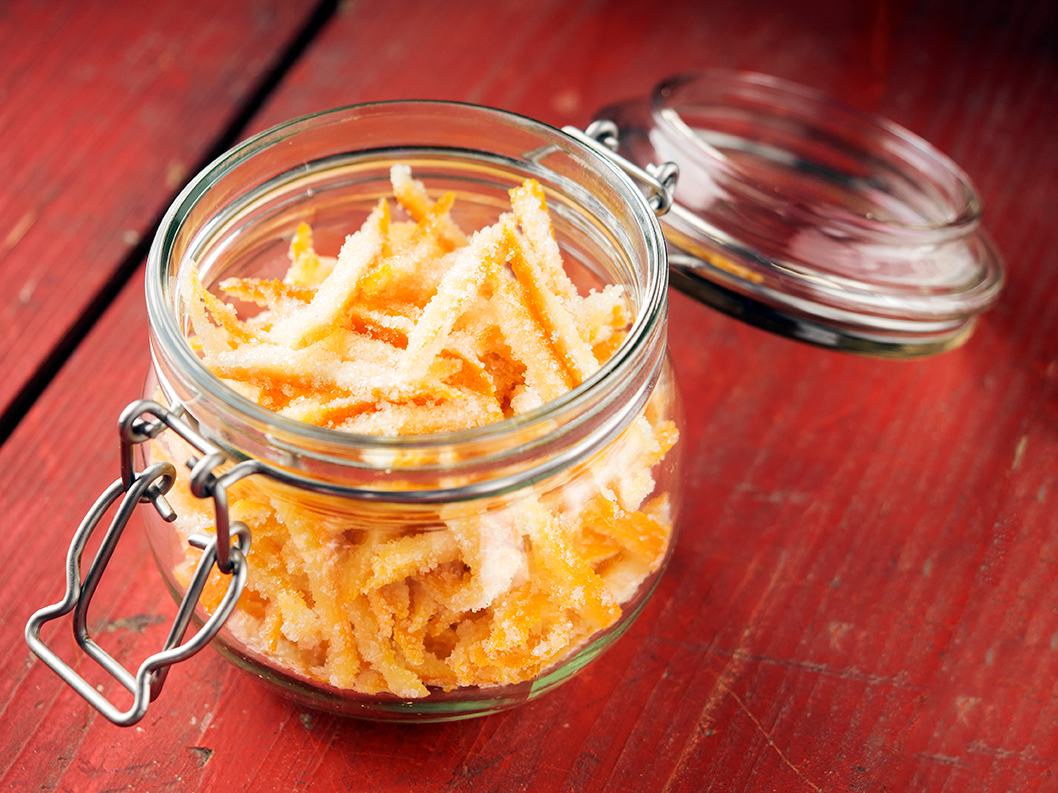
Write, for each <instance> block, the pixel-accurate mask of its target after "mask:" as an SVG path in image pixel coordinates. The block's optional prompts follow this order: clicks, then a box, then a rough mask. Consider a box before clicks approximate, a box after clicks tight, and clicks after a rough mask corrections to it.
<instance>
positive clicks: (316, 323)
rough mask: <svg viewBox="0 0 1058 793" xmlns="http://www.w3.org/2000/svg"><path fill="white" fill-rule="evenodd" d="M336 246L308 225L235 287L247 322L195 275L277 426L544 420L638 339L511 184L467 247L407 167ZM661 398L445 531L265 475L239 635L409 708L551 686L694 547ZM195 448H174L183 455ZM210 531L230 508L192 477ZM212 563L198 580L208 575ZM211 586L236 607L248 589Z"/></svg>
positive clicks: (180, 486)
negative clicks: (673, 482)
mask: <svg viewBox="0 0 1058 793" xmlns="http://www.w3.org/2000/svg"><path fill="white" fill-rule="evenodd" d="M391 181H392V185H393V193H394V197H395V199H396V205H395V206H394V207H391V206H390V202H389V201H388V200H386V199H382V200H380V201H379V202H378V204H377V205H376V206H375V207H374V209H373V210H372V211H371V213H370V215H369V216H368V217H367V219H366V220H365V221H364V222H363V224H362V226H361V227H360V229H359V230H358V231H356V232H355V233H354V234H352V235H350V236H348V237H347V238H346V240H345V243H344V244H343V245H342V246H341V250H340V251H339V252H338V254H337V256H336V257H328V256H322V255H320V254H318V253H317V251H316V250H315V241H314V235H313V230H312V229H311V228H310V227H309V226H308V225H307V224H305V223H302V224H301V225H299V226H298V228H297V229H296V231H295V232H294V234H293V237H292V239H291V242H290V250H289V254H290V266H289V269H288V270H287V273H286V275H285V276H284V277H283V278H282V279H274V280H271V279H258V278H230V279H226V280H223V281H221V282H220V283H219V285H218V286H219V291H220V292H221V293H223V294H224V295H225V296H227V297H228V298H229V299H232V300H237V301H240V302H242V303H247V304H252V305H255V306H257V307H259V309H260V310H259V313H257V314H255V315H253V316H250V317H246V318H243V317H240V316H239V315H238V313H237V312H236V310H235V308H234V307H233V306H232V305H231V304H229V303H227V302H225V301H224V300H222V299H221V298H220V297H218V296H217V295H215V294H213V293H212V292H210V291H209V290H207V289H206V288H205V287H204V286H203V285H202V283H201V282H200V280H199V276H198V273H197V272H196V270H195V269H194V268H193V267H186V268H184V270H183V272H182V276H181V278H182V281H181V285H180V289H181V293H182V295H183V296H184V302H185V305H186V311H187V314H188V318H189V320H190V325H191V329H192V331H193V336H192V338H191V339H190V341H191V343H192V345H193V347H194V348H195V349H196V350H197V351H198V352H199V354H200V355H201V358H202V362H203V364H204V365H205V366H206V367H208V368H209V369H210V370H211V371H212V372H213V373H214V374H215V375H217V376H218V377H220V378H221V379H222V380H224V381H225V382H226V383H227V384H229V385H230V386H231V387H232V388H233V389H234V390H236V391H238V393H240V394H242V395H243V396H245V397H247V398H248V399H251V400H253V401H255V402H257V403H258V404H260V405H261V406H263V407H265V408H268V409H270V410H272V411H275V412H276V413H279V414H281V415H284V416H287V417H289V418H292V419H295V420H297V421H302V422H306V423H310V424H315V425H318V426H323V427H328V428H332V429H336V430H342V431H346V432H350V433H360V434H381V435H407V434H424V433H438V432H451V431H456V430H462V429H466V428H470V427H477V426H482V425H485V424H490V423H493V422H496V421H499V420H502V419H504V418H509V417H511V416H515V415H518V414H521V413H525V412H527V411H530V410H533V409H535V408H537V407H539V406H540V405H543V404H544V403H546V402H548V401H550V400H553V399H555V398H556V397H558V396H560V395H561V394H562V393H564V392H566V391H568V390H569V389H571V388H574V387H576V386H577V385H579V384H580V383H582V382H584V380H586V379H587V378H589V377H591V375H592V374H594V373H595V372H596V371H598V369H599V367H600V366H601V365H602V364H603V363H604V362H605V361H606V359H607V358H608V357H609V356H610V355H611V354H612V353H613V351H614V350H615V349H617V347H618V346H620V343H621V341H622V340H623V339H624V337H625V335H626V333H627V330H628V328H629V326H630V325H631V322H632V318H633V317H632V310H631V307H630V305H629V302H628V300H627V297H626V295H625V292H624V290H623V288H622V287H620V286H607V287H605V288H604V289H602V290H600V291H595V290H592V291H591V293H590V294H587V295H584V296H582V295H581V294H579V292H578V290H577V288H576V286H575V285H574V283H573V281H572V280H571V279H570V277H569V276H568V274H567V273H566V270H565V268H564V266H563V261H562V254H561V251H560V249H559V246H558V244H557V242H556V237H555V232H554V229H553V228H552V224H551V218H550V215H549V213H548V209H547V203H546V198H545V194H544V190H543V188H542V187H541V186H540V185H539V184H537V183H536V182H535V181H532V180H529V181H527V182H525V183H524V184H523V185H521V186H519V187H517V188H515V189H513V190H511V191H510V196H511V212H509V213H507V214H504V215H501V216H500V218H499V219H498V220H497V221H496V222H495V223H494V224H493V225H491V226H487V227H485V228H482V229H480V230H478V231H476V232H474V233H472V234H469V235H468V234H466V233H465V232H464V231H463V230H462V229H460V227H459V226H458V224H457V223H456V222H455V221H454V220H453V218H452V216H451V210H452V207H453V203H454V198H453V196H452V195H451V194H445V195H442V196H440V197H438V198H437V199H436V200H434V199H432V198H431V197H430V194H429V193H428V192H427V190H426V188H425V187H424V185H423V184H422V183H421V182H419V181H417V180H415V179H413V178H412V175H411V171H410V169H409V168H408V167H407V166H404V165H396V166H394V167H393V169H392V172H391ZM666 398H667V395H665V394H662V393H660V392H659V391H656V392H655V394H654V395H653V396H652V397H651V400H650V401H649V402H648V404H647V406H646V407H645V408H644V409H643V410H642V411H641V412H640V414H639V415H638V416H637V417H636V418H635V419H634V420H633V422H632V423H631V424H630V426H629V427H628V428H627V429H626V430H625V431H624V432H623V433H622V434H621V435H620V436H618V438H617V439H616V440H614V441H612V442H611V443H610V444H609V445H608V446H607V447H606V448H605V449H604V450H603V451H602V452H600V453H599V454H597V455H596V456H595V457H594V458H592V459H591V460H589V461H588V462H586V463H581V464H579V465H578V466H575V467H574V468H573V469H571V470H568V471H566V472H564V473H563V474H561V475H559V477H558V479H559V480H560V481H552V482H549V483H545V485H543V486H541V487H536V488H531V489H528V490H526V491H525V492H520V493H516V494H513V495H511V496H507V497H505V499H504V500H499V501H494V502H490V503H489V504H487V505H481V504H470V505H466V504H451V505H446V506H443V507H441V508H439V509H437V510H436V511H435V514H434V515H433V516H432V519H430V520H425V519H423V518H422V517H421V516H419V515H411V514H409V515H408V516H407V520H406V521H403V522H402V520H401V519H400V517H399V516H396V517H394V516H393V515H390V516H389V517H388V518H387V521H386V523H385V524H384V525H376V524H373V523H372V522H371V521H364V520H363V516H362V515H359V516H358V515H357V514H355V507H353V506H352V505H350V504H348V503H343V502H342V500H340V499H334V498H324V497H320V498H318V499H315V500H313V499H312V498H308V497H307V496H306V495H305V494H303V493H299V492H296V491H294V490H293V489H292V488H289V487H287V486H284V485H280V484H279V483H277V482H274V481H272V480H268V479H266V478H262V477H251V478H250V479H245V480H242V481H240V482H238V483H236V484H235V485H233V486H232V487H231V489H230V490H229V495H228V498H229V502H230V517H231V519H232V520H237V521H243V522H244V523H246V524H247V525H248V526H249V527H250V530H251V533H252V536H253V544H252V549H251V551H250V554H249V557H248V570H249V572H248V579H247V584H246V589H245V592H244V595H243V597H242V599H241V601H240V604H239V609H238V610H237V611H236V613H235V615H233V617H232V618H231V619H230V620H229V624H228V627H229V629H230V630H231V633H232V634H233V635H234V636H235V637H236V638H237V639H238V640H239V641H241V642H242V643H243V644H245V645H246V646H247V647H248V648H249V649H250V650H252V651H254V652H256V653H258V654H260V655H263V656H265V657H266V658H268V659H270V661H271V662H272V663H274V664H276V665H278V666H280V667H282V668H285V669H287V670H289V671H290V672H293V673H295V674H297V675H300V676H303V677H305V678H309V679H312V680H317V681H321V682H323V683H327V684H329V685H331V686H334V687H337V688H340V689H351V690H355V691H358V692H362V693H378V692H388V693H390V694H393V695H396V696H398V697H401V698H405V699H418V698H422V697H425V696H428V695H429V693H430V690H431V688H439V689H445V690H449V689H452V688H457V687H464V686H493V685H503V684H512V683H518V682H522V681H525V680H529V679H532V678H533V677H535V676H537V675H539V674H540V673H541V672H542V671H544V670H546V669H547V668H548V667H549V666H551V665H553V664H555V663H556V662H558V661H559V660H560V659H561V658H563V657H564V656H567V655H568V654H569V653H570V652H572V651H574V650H575V649H576V648H578V647H580V646H582V645H583V644H584V643H585V642H586V641H588V640H589V639H590V638H591V637H592V636H593V635H596V634H597V633H598V632H599V631H602V630H605V629H607V628H609V627H610V626H612V625H613V624H614V623H615V622H616V621H617V620H618V619H619V618H620V616H621V614H622V608H623V606H624V604H627V603H628V602H630V601H631V600H633V599H634V598H635V596H636V594H637V592H638V591H639V590H640V588H641V586H642V584H643V582H644V581H645V580H646V579H647V578H648V577H649V576H650V575H651V574H652V573H654V572H656V571H657V570H658V568H659V567H660V565H661V564H662V562H663V560H664V558H665V555H666V553H667V552H668V548H669V544H670V541H671V535H672V520H671V515H670V510H671V508H670V503H669V498H668V495H667V494H666V493H665V492H663V491H659V488H658V487H657V484H656V481H655V472H656V466H658V465H659V464H661V463H662V461H663V460H664V459H665V457H666V454H667V453H668V451H669V450H670V448H671V447H672V446H673V445H674V444H675V443H676V441H677V431H676V428H675V426H674V425H673V423H672V422H671V421H668V420H665V419H663V418H662V417H661V416H660V415H659V414H660V413H661V412H662V411H661V410H660V408H659V405H660V404H661V403H662V402H663V401H664V399H666ZM181 444H182V441H180V440H179V439H175V440H174V439H171V438H166V437H163V438H160V439H159V440H157V441H155V442H154V444H153V449H154V451H153V453H154V454H155V455H156V456H160V457H165V458H168V459H171V460H182V459H184V458H185V457H186V456H187V452H188V450H187V449H185V448H181ZM170 500H171V501H172V502H173V504H174V507H176V510H177V512H178V514H179V515H180V517H179V519H178V521H177V526H178V529H179V530H180V532H181V533H182V534H183V535H184V536H185V537H186V536H189V535H190V534H193V533H197V532H201V531H212V530H213V526H212V517H211V514H210V513H211V508H210V506H209V505H208V504H204V503H202V502H199V501H198V500H197V499H195V498H193V497H192V496H191V494H190V492H189V491H188V489H187V484H186V482H178V483H177V484H176V486H174V489H173V490H172V491H171V494H170ZM197 556H198V552H197V551H195V550H194V549H189V550H188V551H187V558H186V559H185V560H184V561H183V562H181V563H180V565H179V566H178V567H177V570H176V577H177V579H178V580H179V581H181V582H182V583H186V581H187V579H188V577H189V576H190V573H191V571H192V570H193V568H194V564H195V563H196V562H197ZM214 577H215V578H217V580H214V581H211V582H210V584H209V585H208V586H207V588H206V591H205V593H204V595H203V604H204V605H205V606H206V607H207V608H209V609H212V608H214V607H215V606H216V603H217V602H219V599H220V597H221V596H222V594H223V592H224V589H225V585H224V582H223V581H222V580H220V579H219V577H218V574H217V573H214Z"/></svg>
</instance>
